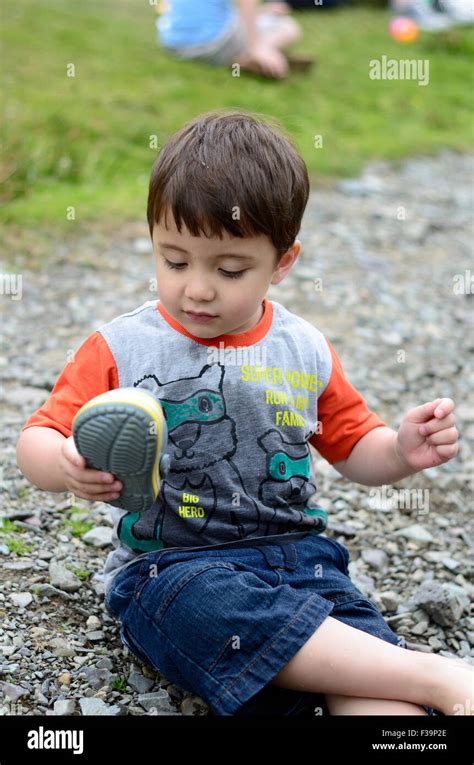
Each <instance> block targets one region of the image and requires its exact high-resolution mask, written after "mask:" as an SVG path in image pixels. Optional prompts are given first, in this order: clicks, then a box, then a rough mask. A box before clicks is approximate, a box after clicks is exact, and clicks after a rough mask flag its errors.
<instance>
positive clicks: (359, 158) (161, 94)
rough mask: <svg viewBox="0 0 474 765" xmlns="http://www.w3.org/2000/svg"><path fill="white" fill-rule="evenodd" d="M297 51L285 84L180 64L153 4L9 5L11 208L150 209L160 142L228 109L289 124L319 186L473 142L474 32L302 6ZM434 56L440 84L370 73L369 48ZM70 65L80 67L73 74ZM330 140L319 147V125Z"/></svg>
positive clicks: (125, 0)
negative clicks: (405, 32) (396, 27)
mask: <svg viewBox="0 0 474 765" xmlns="http://www.w3.org/2000/svg"><path fill="white" fill-rule="evenodd" d="M295 15H296V17H297V18H298V20H299V22H300V24H301V25H302V27H303V29H304V36H303V39H302V40H301V41H300V42H299V43H298V44H297V45H296V46H294V49H295V51H301V52H312V53H313V55H314V56H315V57H316V58H317V65H316V66H315V68H314V70H313V71H312V72H311V73H310V74H306V75H294V76H293V77H292V78H290V79H289V80H287V81H284V82H272V81H262V80H259V79H255V78H252V77H251V76H250V75H248V74H246V73H242V75H241V76H240V77H232V76H231V73H230V71H229V70H225V69H215V68H212V67H209V66H206V65H205V64H197V63H194V62H183V61H177V60H174V59H172V58H171V57H169V56H168V55H167V54H165V52H164V51H163V50H162V49H161V48H160V47H159V45H158V44H157V41H156V35H155V26H154V24H155V19H156V14H155V11H154V8H153V7H152V6H149V5H148V4H147V3H140V2H136V0H114V3H113V4H112V3H104V2H102V0H81V2H78V3H65V2H64V0H43V1H42V2H41V3H37V4H35V5H34V7H32V6H31V3H27V2H26V0H6V2H5V3H4V5H3V25H2V26H3V33H2V38H3V72H4V76H3V88H2V90H3V93H4V105H3V110H4V115H5V117H6V125H5V128H4V142H5V155H4V164H3V172H2V175H3V177H4V179H6V183H5V187H4V192H3V201H4V202H6V203H7V204H6V205H5V206H4V211H3V218H4V220H6V221H7V222H9V223H12V224H16V225H18V226H19V225H20V224H21V225H22V226H24V225H25V221H27V223H28V226H29V227H30V226H32V225H33V226H35V227H41V226H44V225H46V226H49V227H51V226H54V227H56V228H58V229H62V228H64V230H65V231H66V230H70V225H71V223H70V221H68V220H67V210H68V208H71V207H73V208H74V211H75V221H76V223H83V222H88V221H93V220H102V221H105V222H109V223H111V222H113V221H121V220H123V219H131V218H137V217H138V218H141V219H142V220H144V219H145V208H146V197H147V186H148V179H149V175H150V170H151V166H152V164H153V161H154V159H155V156H156V154H157V150H156V149H152V148H150V146H149V141H150V135H156V136H157V138H158V146H160V145H162V144H163V143H164V142H165V141H166V139H167V138H168V137H169V135H170V134H171V133H173V132H174V131H175V130H177V129H178V128H180V127H181V126H182V125H183V124H184V123H185V122H186V121H187V120H189V119H191V118H192V117H194V116H195V115H196V114H198V113H200V112H202V111H205V110H208V109H213V108H216V107H222V106H229V107H237V108H243V109H245V110H249V111H256V112H259V113H263V114H268V115H271V116H273V117H275V118H276V119H277V120H279V121H280V122H281V123H282V124H283V126H284V127H285V128H286V129H287V130H288V131H289V132H290V134H291V135H292V137H293V140H294V141H295V143H296V145H297V147H298V149H299V150H300V151H301V153H302V154H303V156H304V158H305V160H306V162H307V165H308V168H309V172H310V176H311V180H312V183H313V184H314V185H316V184H324V183H326V182H327V181H329V180H331V179H333V178H336V177H341V176H348V175H354V174H356V173H358V172H359V171H360V169H361V167H362V166H363V164H364V163H365V162H366V161H368V160H371V159H378V158H388V159H393V160H398V159H400V158H403V157H405V156H407V155H411V154H421V153H423V154H427V153H432V152H435V151H436V150H438V149H440V148H441V147H450V148H453V149H459V150H464V149H466V148H469V147H470V146H471V145H472V114H471V109H472V96H471V94H472V92H473V88H472V86H473V76H472V70H471V66H470V63H471V61H470V58H471V56H472V52H473V47H474V45H473V38H472V30H471V29H469V28H456V29H453V30H449V31H447V32H445V33H441V34H436V35H435V34H428V33H422V34H421V35H420V38H419V39H418V40H417V41H416V42H415V43H412V44H410V45H399V44H397V43H396V42H394V41H393V40H392V39H391V38H390V37H389V35H388V33H387V26H388V20H389V16H388V14H387V13H386V12H385V11H384V10H383V9H379V8H374V7H362V8H361V7H359V6H357V7H354V8H345V9H342V10H335V11H328V12H322V13H321V12H319V11H316V12H311V11H309V12H300V13H297V14H295ZM382 55H386V56H387V57H388V58H421V59H426V58H427V59H429V62H430V84H429V85H428V86H426V87H422V86H419V85H418V83H417V82H414V81H373V80H370V79H369V77H368V70H369V61H370V60H371V59H373V58H381V56H382ZM70 63H72V64H74V65H75V69H76V76H75V77H67V76H66V67H67V65H68V64H70ZM319 134H320V135H322V136H323V148H321V149H317V148H315V147H314V140H315V136H316V135H319Z"/></svg>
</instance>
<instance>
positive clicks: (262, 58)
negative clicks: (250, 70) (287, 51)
mask: <svg viewBox="0 0 474 765" xmlns="http://www.w3.org/2000/svg"><path fill="white" fill-rule="evenodd" d="M249 53H250V58H251V62H252V64H254V65H256V67H257V68H258V70H259V71H260V72H261V73H262V74H264V75H266V76H267V77H273V78H274V79H278V80H281V79H283V78H284V77H286V76H287V75H288V71H289V66H288V61H287V60H286V58H285V56H284V55H283V53H282V52H281V51H280V50H278V48H272V47H271V46H270V45H266V44H263V43H258V44H257V45H255V47H253V48H252V49H251V50H250V52H249Z"/></svg>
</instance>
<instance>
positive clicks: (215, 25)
mask: <svg viewBox="0 0 474 765" xmlns="http://www.w3.org/2000/svg"><path fill="white" fill-rule="evenodd" d="M156 10H157V13H158V18H157V20H156V27H157V33H158V37H159V40H160V42H161V44H162V45H163V47H164V49H165V50H166V51H167V52H168V53H170V54H171V55H173V56H176V57H177V58H180V59H188V60H189V59H193V60H199V61H205V62H206V63H208V64H212V65H214V66H231V65H234V64H239V65H240V67H241V68H242V69H246V70H248V71H250V72H253V73H255V74H259V75H262V76H264V77H268V78H271V79H283V78H285V77H287V76H288V74H289V71H290V69H295V70H302V71H304V70H306V69H308V68H310V67H311V65H312V63H313V59H312V58H310V57H306V56H296V55H293V54H288V55H285V54H284V53H283V49H284V48H286V47H288V46H289V45H291V44H292V43H294V42H296V41H297V40H298V39H299V38H300V37H301V27H300V25H299V24H298V23H297V22H296V21H295V20H294V18H292V17H291V10H292V9H291V7H290V6H289V5H288V3H284V2H275V3H273V2H268V3H263V4H262V3H260V0H200V2H196V0H161V2H160V3H159V4H158V5H157V6H156Z"/></svg>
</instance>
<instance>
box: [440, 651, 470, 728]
mask: <svg viewBox="0 0 474 765" xmlns="http://www.w3.org/2000/svg"><path fill="white" fill-rule="evenodd" d="M437 658H439V659H441V660H442V661H441V662H440V664H439V666H438V675H437V680H436V682H437V683H438V690H437V691H436V694H435V698H434V699H433V706H434V708H435V709H439V710H441V712H443V713H444V714H445V715H474V666H473V665H472V664H469V662H467V661H464V659H450V658H448V657H447V656H438V657H437Z"/></svg>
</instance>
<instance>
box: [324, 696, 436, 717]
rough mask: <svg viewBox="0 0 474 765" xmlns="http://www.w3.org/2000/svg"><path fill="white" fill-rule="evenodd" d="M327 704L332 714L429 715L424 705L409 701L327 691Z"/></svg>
mask: <svg viewBox="0 0 474 765" xmlns="http://www.w3.org/2000/svg"><path fill="white" fill-rule="evenodd" d="M326 704H327V708H328V709H329V714H331V715H397V716H398V715H428V712H427V711H426V710H425V709H423V707H420V706H418V705H417V704H410V703H409V702H408V701H389V700H388V699H359V698H356V697H355V696H336V695H334V694H330V693H327V694H326Z"/></svg>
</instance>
